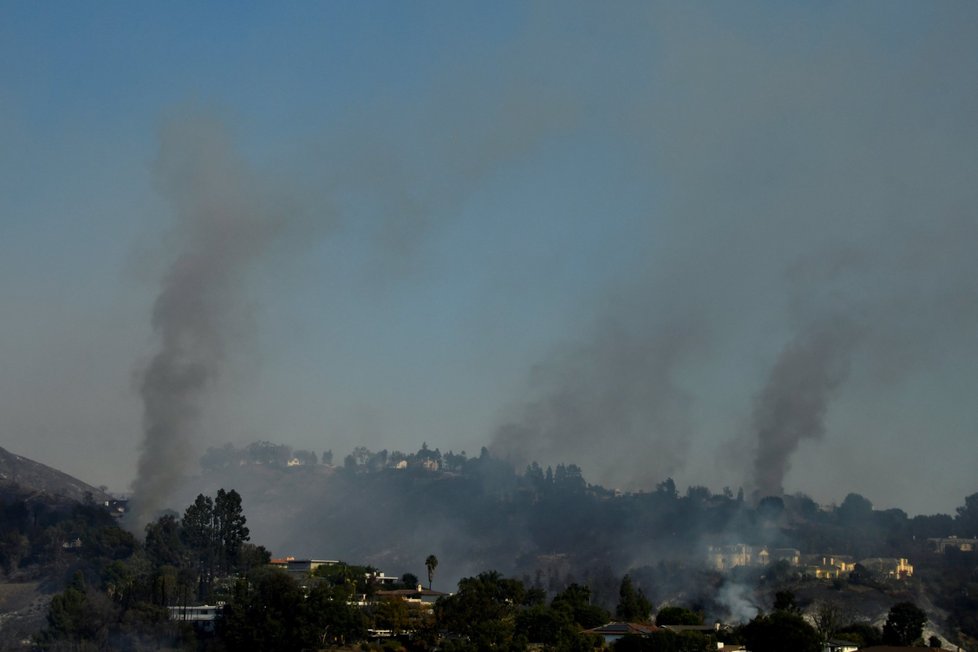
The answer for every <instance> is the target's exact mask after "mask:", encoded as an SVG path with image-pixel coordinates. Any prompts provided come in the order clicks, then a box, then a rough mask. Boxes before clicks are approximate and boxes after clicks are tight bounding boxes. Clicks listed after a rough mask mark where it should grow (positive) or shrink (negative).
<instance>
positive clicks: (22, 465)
mask: <svg viewBox="0 0 978 652" xmlns="http://www.w3.org/2000/svg"><path fill="white" fill-rule="evenodd" d="M12 485H19V487H20V488H21V489H27V490H29V491H35V492H41V493H45V494H47V495H49V496H62V497H65V498H70V499H71V500H77V501H81V500H84V499H85V495H86V494H91V496H92V498H93V499H94V500H95V501H97V502H102V501H104V500H108V499H109V498H110V496H109V495H108V494H107V493H105V492H104V491H102V490H101V489H98V488H97V487H93V486H92V485H90V484H87V483H85V482H82V481H81V480H79V479H78V478H75V477H73V476H70V475H68V474H67V473H64V472H62V471H58V470H57V469H52V468H51V467H50V466H46V465H44V464H41V463H40V462H35V461H34V460H31V459H28V458H26V457H22V456H20V455H16V454H14V453H11V452H10V451H8V450H6V449H5V448H0V489H3V488H6V487H10V486H12Z"/></svg>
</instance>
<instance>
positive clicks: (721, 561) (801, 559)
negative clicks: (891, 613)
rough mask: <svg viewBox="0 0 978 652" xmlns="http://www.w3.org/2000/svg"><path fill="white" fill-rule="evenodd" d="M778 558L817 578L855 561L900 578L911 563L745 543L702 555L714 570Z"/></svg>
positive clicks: (840, 573)
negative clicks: (809, 552)
mask: <svg viewBox="0 0 978 652" xmlns="http://www.w3.org/2000/svg"><path fill="white" fill-rule="evenodd" d="M941 541H947V540H944V539H942V540H941ZM958 541H964V540H958ZM779 561H784V562H787V563H788V565H790V566H793V567H798V568H800V569H801V572H802V573H804V574H805V575H808V576H811V577H814V578H817V579H839V578H845V577H848V576H849V574H850V573H851V572H852V571H853V570H855V568H856V565H857V564H859V565H860V566H862V567H863V568H865V569H866V570H867V571H869V572H870V573H872V574H874V575H876V576H878V577H882V578H887V579H895V580H902V579H906V578H908V577H911V576H912V575H913V564H911V563H910V562H909V561H908V560H907V559H904V558H896V557H892V558H891V557H871V558H868V559H862V560H859V561H856V560H855V559H853V558H852V557H851V556H848V555H826V554H813V555H802V554H801V552H800V551H799V550H797V549H795V548H768V547H767V546H751V545H747V544H745V543H737V544H733V545H727V546H710V547H709V548H708V549H707V555H706V565H707V566H708V567H709V568H712V569H714V570H718V571H729V570H732V569H734V568H737V567H752V566H754V567H763V566H767V565H768V564H771V563H774V562H779Z"/></svg>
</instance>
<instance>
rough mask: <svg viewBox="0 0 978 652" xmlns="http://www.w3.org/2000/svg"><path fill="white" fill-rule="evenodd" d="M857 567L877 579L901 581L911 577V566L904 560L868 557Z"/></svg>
mask: <svg viewBox="0 0 978 652" xmlns="http://www.w3.org/2000/svg"><path fill="white" fill-rule="evenodd" d="M859 565H860V566H862V567H863V568H865V569H866V570H868V571H869V572H871V573H873V574H874V575H878V576H879V577H885V578H887V579H894V580H902V579H906V578H908V577H912V576H913V564H911V563H910V562H909V561H907V560H906V559H903V558H900V559H896V558H893V557H870V558H869V559H863V560H862V561H860V562H859Z"/></svg>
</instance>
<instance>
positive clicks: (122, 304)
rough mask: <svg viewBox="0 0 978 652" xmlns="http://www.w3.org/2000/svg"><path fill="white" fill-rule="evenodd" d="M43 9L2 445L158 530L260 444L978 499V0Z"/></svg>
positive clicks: (30, 100) (1, 274) (0, 36)
mask: <svg viewBox="0 0 978 652" xmlns="http://www.w3.org/2000/svg"><path fill="white" fill-rule="evenodd" d="M41 13H42V12H37V11H36V10H32V9H28V8H24V9H19V10H17V11H16V12H12V15H10V16H9V20H8V21H3V22H4V23H5V25H4V26H3V27H0V30H2V31H0V54H3V55H4V56H3V57H2V60H3V61H4V63H3V64H2V66H3V68H2V71H3V73H4V79H5V80H9V83H8V84H7V85H6V86H5V88H4V89H3V91H0V142H3V143H4V147H2V148H0V173H2V174H0V197H2V199H0V208H2V211H3V215H4V218H3V219H4V221H3V223H2V227H3V229H4V232H3V237H0V296H2V297H3V300H4V306H5V319H4V322H3V325H2V326H0V354H2V358H3V359H4V369H3V371H2V372H0V414H3V415H4V416H3V417H2V421H0V432H2V433H3V436H4V445H9V447H11V448H14V449H16V450H18V451H20V452H22V453H23V454H25V455H29V456H30V457H32V458H34V459H39V460H42V461H44V462H45V463H48V464H51V465H54V466H57V467H59V468H64V469H65V470H66V471H69V472H71V473H73V474H74V475H77V476H79V477H81V478H84V479H85V480H87V481H89V482H92V483H93V484H102V483H103V482H104V483H106V484H109V485H111V486H112V488H113V489H117V490H118V489H122V488H124V487H126V486H129V484H130V483H131V482H132V481H133V479H134V477H135V478H136V480H135V485H133V486H134V490H135V492H136V495H137V498H138V499H139V500H138V502H139V504H140V505H142V507H140V510H141V511H142V512H144V513H146V514H148V513H150V512H152V511H153V510H154V509H155V508H157V507H160V506H166V501H165V499H164V496H165V495H166V494H168V493H171V492H172V490H173V489H174V488H175V486H176V485H178V484H179V482H180V480H179V478H180V477H181V476H183V475H185V474H186V473H188V472H191V471H192V470H193V468H192V467H193V461H194V460H195V459H196V457H197V456H198V455H199V454H200V452H202V450H203V449H205V448H206V447H207V446H208V445H213V444H218V443H221V442H224V441H235V442H248V441H256V440H260V439H269V440H274V441H283V440H284V441H289V442H292V443H293V445H296V446H299V447H302V448H307V449H310V450H313V451H316V452H322V451H324V450H326V449H333V450H336V451H342V450H350V449H352V448H353V447H354V446H356V445H358V444H363V445H367V446H369V447H370V448H372V449H375V450H377V449H381V448H402V449H414V448H417V447H418V446H419V445H420V444H421V442H422V441H428V442H432V443H437V445H439V446H441V447H442V448H443V449H446V448H448V447H452V448H454V449H456V450H459V449H467V450H468V451H470V452H474V451H478V450H479V448H480V447H481V446H483V445H485V446H488V447H489V448H490V449H491V450H492V451H493V453H494V454H495V455H497V456H499V457H500V458H506V459H509V460H510V461H512V462H513V463H515V464H518V465H520V466H522V465H524V464H526V463H528V462H530V461H533V460H537V461H539V462H541V463H543V464H544V465H546V464H556V463H558V462H565V463H575V464H579V465H581V467H582V468H583V469H584V471H585V473H586V475H587V477H588V478H590V479H593V480H594V481H596V482H601V483H602V484H605V485H607V486H610V487H621V488H641V487H646V488H647V487H650V486H653V485H654V484H655V483H657V482H659V481H661V480H662V479H663V478H664V477H666V476H673V477H675V478H676V479H677V481H678V482H680V483H681V484H705V485H709V486H711V487H713V488H718V487H722V486H724V485H729V486H731V487H733V488H735V489H736V487H739V486H743V487H744V488H745V489H747V490H755V489H756V490H757V491H758V492H759V493H761V494H765V493H779V492H780V491H781V490H782V489H783V490H785V491H787V492H789V493H791V492H794V491H805V492H808V493H810V494H812V495H813V496H814V497H816V498H817V499H818V500H821V501H837V500H841V498H842V496H841V495H839V493H840V491H841V493H842V494H843V495H844V494H845V493H847V492H848V491H856V492H859V493H862V494H864V495H866V496H869V497H871V498H872V499H873V501H874V502H875V503H876V504H877V505H887V504H900V505H903V506H905V507H906V508H907V509H909V510H910V511H931V512H933V511H938V510H949V509H951V507H952V506H953V505H954V504H956V503H955V501H957V500H958V499H959V498H960V496H962V495H965V494H967V493H970V492H971V491H973V490H974V489H975V487H974V486H973V482H974V480H973V469H974V467H975V464H976V463H978V450H976V449H975V447H974V446H973V445H972V442H973V439H974V435H975V433H976V431H978V411H976V409H975V407H974V402H973V400H972V399H971V397H970V393H971V391H972V388H973V387H974V386H975V384H976V382H978V377H976V373H978V371H976V370H978V347H976V340H975V333H976V332H978V300H976V297H978V287H976V285H978V262H976V261H978V256H975V255H974V252H973V249H974V243H975V242H976V241H978V217H976V214H975V210H976V209H975V207H976V206H978V196H976V195H978V190H976V185H975V183H974V179H975V178H978V154H976V152H978V127H976V122H975V120H974V117H973V116H974V115H976V114H978V90H976V87H975V85H974V83H973V80H974V79H976V78H978V60H976V59H975V57H974V56H973V44H974V42H975V39H976V37H978V10H976V9H975V7H973V6H971V5H967V4H942V5H939V6H933V5H919V4H912V3H905V4H902V3H898V4H896V5H890V4H887V5H883V4H874V3H868V4H861V5H856V6H838V7H815V6H811V7H809V6H794V5H791V6H785V5H781V4H777V3H761V2H759V3H751V4H749V5H731V6H718V7H696V6H692V7H690V6H686V5H651V6H650V5H647V4H644V3H642V4H636V5H619V6H616V7H614V8H613V9H612V10H610V11H609V10H608V9H607V8H600V9H599V8H598V7H594V6H591V5H587V4H581V5H575V4H570V5H561V6H560V7H548V6H546V5H525V4H523V3H501V4H498V5H496V6H495V7H494V10H493V11H486V10H485V8H481V7H479V6H477V5H470V6H452V7H435V6H425V7H412V6H409V5H407V6H387V7H386V8H385V11H383V12H372V11H368V10H367V9H366V8H364V7H358V6H335V5H326V6H314V7H287V8H259V9H255V10H253V11H252V12H245V13H244V14H242V15H241V16H239V17H238V20H236V21H228V20H226V18H227V16H223V15H221V12H220V11H216V10H215V9H213V8H211V9H208V8H205V7H199V8H193V9H187V10H186V12H185V13H182V12H180V11H174V12H172V13H171V12H165V11H162V10H160V9H153V8H144V9H140V10H138V11H137V10H133V11H132V12H121V11H119V12H117V11H116V10H115V9H114V8H112V7H103V8H99V9H98V10H96V11H94V12H91V13H90V14H89V13H86V12H83V11H81V10H80V9H78V8H73V7H65V8H59V10H58V11H57V12H56V13H58V14H59V17H60V18H61V21H60V22H59V26H57V27H56V28H55V27H51V26H49V25H48V23H47V21H46V20H44V17H43V16H41ZM110 19H111V20H110ZM106 24H113V25H116V24H117V25H118V29H116V30H113V31H112V33H111V34H108V33H103V31H104V29H105V28H104V25H106ZM69 26H70V29H69ZM96 35H98V38H97V37H96ZM101 37H104V38H101ZM175 42H179V43H181V44H182V45H181V46H180V47H179V48H176V49H174V48H172V47H171V45H172V43H175ZM96 44H97V47H96ZM259 44H260V45H261V47H260V48H258V47H257V46H258V45H259ZM259 51H260V52H261V54H260V55H259V54H256V53H257V52H259ZM80 53H84V54H80ZM121 61H125V62H126V63H127V65H126V66H122V65H121V64H120V62H121ZM40 88H56V89H60V90H59V91H58V93H59V94H58V96H57V97H52V96H49V95H47V94H45V93H43V92H41V91H40V90H38V89H40ZM188 104H190V105H192V106H206V107H208V108H207V109H205V110H201V111H196V112H194V111H191V112H188V111H186V110H183V109H181V110H175V109H174V107H184V106H187V105H188ZM201 114H203V115H204V116H205V117H201ZM174 115H176V117H175V118H174V117H170V118H167V117H166V116H174ZM161 124H163V125H164V126H163V128H162V130H161V129H160V125H161ZM161 278H162V279H163V281H162V285H161V283H160V279H161ZM148 315H152V321H151V323H148V320H147V316H148ZM134 365H135V367H136V369H135V375H136V376H137V378H138V380H137V382H136V383H135V385H136V388H135V389H136V391H133V390H132V388H131V387H130V384H129V383H128V382H127V381H128V379H129V378H130V377H131V376H132V374H133V367H134ZM92 451H97V454H95V453H93V452H92ZM936 451H942V452H943V451H955V454H954V455H947V456H946V457H947V459H946V460H945V461H943V462H942V463H941V468H942V473H941V478H940V481H939V483H938V484H939V486H935V487H933V488H932V489H931V490H930V491H928V492H926V494H924V493H921V492H920V491H918V490H916V489H913V488H910V487H908V486H906V483H902V482H895V481H894V474H893V472H892V470H893V469H894V468H901V469H907V470H914V471H919V470H920V468H919V466H920V465H922V464H936V462H935V461H934V456H935V454H936V453H935V452H936ZM800 459H803V460H804V463H803V464H800V463H799V460H800ZM188 462H189V464H188ZM137 468H138V477H137V471H136V469H137ZM839 487H845V489H843V490H840V489H839ZM157 497H158V498H159V499H160V500H163V502H159V501H158V500H157Z"/></svg>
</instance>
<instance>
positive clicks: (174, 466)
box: [132, 116, 280, 527]
mask: <svg viewBox="0 0 978 652" xmlns="http://www.w3.org/2000/svg"><path fill="white" fill-rule="evenodd" d="M156 173H157V176H158V180H159V185H160V190H161V192H162V193H163V195H164V196H165V197H166V198H167V199H168V200H169V201H170V203H171V205H172V209H173V211H174V213H175V215H176V218H177V223H176V230H175V234H174V238H175V240H176V241H177V242H178V244H177V249H178V252H177V254H176V256H175V258H174V260H173V262H172V264H171V266H170V268H169V270H168V271H167V273H166V275H165V277H164V278H163V282H162V288H161V290H160V293H159V295H158V296H157V297H156V301H155V303H154V305H153V315H152V325H153V330H154V332H155V333H156V335H157V337H158V341H159V343H158V349H157V351H156V353H155V354H153V356H152V358H151V359H150V361H149V363H148V364H147V365H146V367H145V369H143V370H142V371H141V372H140V379H139V393H140V396H141V397H142V401H143V441H142V451H141V454H140V458H139V469H138V475H137V477H136V479H135V481H134V482H133V485H132V490H133V496H132V506H133V511H132V520H133V521H134V525H135V526H136V527H142V525H144V524H145V523H146V522H148V521H149V520H150V519H151V518H153V515H154V514H155V512H156V511H157V510H159V509H160V508H161V507H163V506H165V505H166V504H167V503H165V502H164V501H165V500H166V499H167V497H168V496H170V494H171V493H172V491H173V490H174V488H175V487H176V484H177V482H178V480H179V479H180V477H181V476H182V475H183V474H185V473H186V472H187V471H188V469H189V468H192V465H193V464H194V463H195V461H196V458H197V455H196V453H198V452H199V451H196V450H195V441H196V439H197V438H198V437H199V436H200V434H201V433H200V432H199V430H198V426H199V424H200V419H201V416H202V411H203V410H204V409H205V402H206V397H207V392H208V390H209V389H210V388H211V387H212V385H213V384H214V382H215V381H216V379H217V378H218V376H219V375H220V372H221V368H222V363H223V362H224V360H225V356H226V353H227V352H226V342H227V340H228V339H229V329H230V330H231V331H236V330H239V329H240V326H234V327H232V323H231V322H232V320H234V319H235V318H239V317H240V316H239V315H237V314H236V312H235V311H236V308H237V299H238V294H239V285H240V284H241V283H242V282H243V280H244V277H245V276H246V274H247V271H248V267H249V266H250V265H251V264H252V263H253V262H254V261H255V260H256V259H257V258H258V257H259V256H260V255H261V254H262V253H263V251H265V250H266V249H267V247H268V245H269V244H270V243H271V241H272V240H273V239H274V237H275V235H276V233H277V232H278V227H279V226H280V223H279V221H277V220H276V219H275V213H274V212H273V211H272V210H271V208H272V207H271V206H270V205H269V203H268V201H267V200H266V199H265V198H264V197H262V196H261V195H260V194H258V186H257V185H256V183H255V180H254V179H253V178H252V177H251V175H250V174H249V172H248V170H247V169H246V168H245V166H244V165H243V163H242V162H241V159H240V157H239V156H238V155H237V154H236V153H235V151H234V150H233V148H232V146H231V143H230V140H229V136H228V134H227V133H226V132H225V130H224V127H223V126H222V125H221V123H220V122H218V121H216V120H215V119H213V118H208V117H201V116H182V117H179V118H174V119H173V120H171V121H170V122H169V123H167V124H166V125H165V127H164V129H163V130H162V134H161V147H160V154H159V158H158V160H157V162H156Z"/></svg>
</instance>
